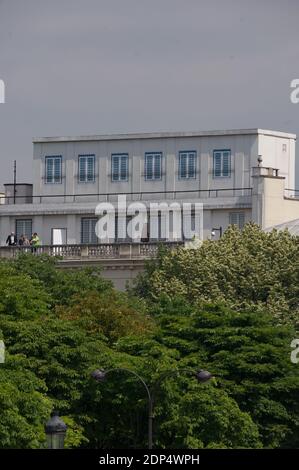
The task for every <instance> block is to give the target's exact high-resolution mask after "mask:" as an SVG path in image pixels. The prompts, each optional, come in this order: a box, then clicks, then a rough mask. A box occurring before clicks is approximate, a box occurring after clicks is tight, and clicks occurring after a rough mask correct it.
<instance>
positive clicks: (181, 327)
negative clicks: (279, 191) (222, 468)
mask: <svg viewBox="0 0 299 470" xmlns="http://www.w3.org/2000/svg"><path fill="white" fill-rule="evenodd" d="M297 281H298V240H297V239H296V238H295V237H291V236H290V235H289V234H288V233H281V234H279V233H276V232H273V233H271V234H264V233H263V232H261V231H260V230H259V229H258V228H257V227H256V226H253V225H250V226H246V228H245V229H244V231H243V232H239V231H238V230H236V229H235V228H231V229H230V230H228V231H227V232H226V233H225V234H224V236H223V238H222V239H221V240H220V241H219V242H204V243H203V244H202V246H201V247H200V248H198V249H196V250H195V249H192V250H186V249H181V248H179V249H178V250H177V251H175V252H169V251H167V250H162V251H161V253H160V255H159V257H158V259H157V260H156V261H153V262H151V263H149V265H148V267H147V269H146V271H145V273H144V274H143V275H142V276H141V277H140V279H139V280H138V281H137V284H136V287H135V291H134V292H132V291H130V292H128V293H121V292H117V291H116V290H115V289H114V288H113V286H112V284H111V283H110V282H108V281H106V280H104V279H103V278H102V276H101V272H100V270H99V269H96V268H92V269H75V270H66V269H61V267H59V266H58V265H57V260H55V259H53V258H49V257H47V256H35V255H32V254H26V255H22V256H19V257H17V258H16V259H15V260H10V261H1V262H0V339H2V338H3V339H4V341H5V345H6V362H5V363H4V364H0V400H1V407H0V448H41V447H44V445H45V435H44V429H43V426H44V424H45V422H46V420H47V419H48V418H49V416H50V412H51V410H53V409H54V408H55V409H57V410H59V411H60V414H61V415H62V417H63V419H64V420H65V422H66V423H67V424H68V426H69V429H68V433H67V440H66V446H67V447H88V448H115V447H117V448H119V447H123V448H144V447H146V445H147V401H146V400H147V399H146V394H145V390H144V389H143V388H142V385H141V384H140V383H139V382H138V381H137V380H136V379H135V378H134V376H132V375H131V374H129V373H127V372H125V371H120V370H118V371H115V372H113V371H112V372H110V373H109V377H108V379H107V380H106V381H105V382H104V383H101V384H99V383H96V382H95V381H94V380H93V379H92V378H91V372H92V371H93V370H95V369H99V368H103V369H106V370H111V369H115V368H118V369H119V368H121V369H123V368H125V369H129V370H131V371H135V372H137V373H138V374H140V375H141V376H142V377H143V378H144V379H145V380H146V382H147V383H148V385H149V386H150V387H151V389H153V390H155V404H156V406H155V410H154V445H155V446H156V447H160V448H182V449H184V448H216V447H218V448H219V447H221V448H262V447H269V448H274V447H293V448H296V447H298V445H299V429H298V423H299V397H298V386H299V368H298V366H296V365H295V364H292V363H291V361H290V342H291V340H292V339H293V338H294V337H295V327H296V326H297V324H296V318H297V315H298V282H297ZM198 369H206V370H208V371H210V372H211V373H212V374H213V375H214V376H215V378H214V379H212V380H211V381H210V382H208V383H206V384H199V383H197V381H196V379H195V378H194V377H193V372H194V371H197V370H198ZM182 370H184V372H180V371H182ZM166 371H172V372H173V374H172V375H171V376H169V377H165V380H164V381H162V382H161V383H160V385H159V386H158V387H157V388H156V389H155V387H156V385H155V384H156V383H157V381H159V377H160V376H161V374H164V373H165V372H166ZM191 372H192V373H191Z"/></svg>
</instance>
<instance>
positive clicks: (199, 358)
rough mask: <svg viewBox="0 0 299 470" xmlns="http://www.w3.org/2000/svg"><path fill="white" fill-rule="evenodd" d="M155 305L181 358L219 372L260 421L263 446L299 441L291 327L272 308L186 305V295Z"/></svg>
mask: <svg viewBox="0 0 299 470" xmlns="http://www.w3.org/2000/svg"><path fill="white" fill-rule="evenodd" d="M154 308H155V307H154V306H153V309H154ZM190 309H191V310H190ZM155 310H156V312H157V311H158V313H156V315H157V319H158V321H159V324H160V325H161V331H160V336H159V341H160V342H161V343H162V344H164V345H165V346H167V347H172V348H175V349H176V351H177V353H178V355H179V357H180V360H181V363H187V364H188V365H190V366H191V365H193V366H194V367H195V366H196V364H202V363H204V364H205V366H206V367H207V369H208V370H211V371H212V372H213V373H214V374H215V375H216V377H217V380H218V383H219V386H221V388H222V389H224V390H225V391H226V392H227V393H228V395H229V396H230V397H232V398H234V400H235V401H236V402H237V404H238V406H239V408H240V409H241V410H242V411H244V412H247V413H248V414H249V415H250V416H251V418H252V420H253V421H254V423H256V424H257V426H258V430H259V436H260V439H261V441H262V442H263V446H266V447H279V446H289V445H291V446H296V445H298V436H299V426H298V423H299V408H298V394H297V391H298V388H299V373H298V369H297V368H296V367H295V366H294V364H292V363H291V362H290V340H291V339H292V338H293V337H294V335H295V332H294V330H293V329H292V328H291V327H287V326H285V327H282V326H279V325H277V324H276V322H275V321H274V319H273V316H272V315H271V314H270V313H267V312H263V313H262V314H261V312H256V311H254V310H253V311H251V310H248V311H246V310H245V311H243V312H242V313H240V312H236V311H233V310H231V309H229V308H227V307H225V306H222V305H205V306H204V307H202V308H198V307H196V306H195V307H193V309H192V308H191V307H190V306H189V307H187V309H185V307H184V302H183V301H182V300H181V299H176V300H175V301H174V302H173V303H172V302H171V301H168V300H167V299H163V300H161V302H160V303H159V307H158V309H155ZM178 312H180V314H178ZM184 312H185V313H184Z"/></svg>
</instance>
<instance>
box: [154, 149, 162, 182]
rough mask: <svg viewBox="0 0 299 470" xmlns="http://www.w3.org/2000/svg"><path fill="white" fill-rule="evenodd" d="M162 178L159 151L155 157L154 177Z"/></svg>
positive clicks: (156, 178)
mask: <svg viewBox="0 0 299 470" xmlns="http://www.w3.org/2000/svg"><path fill="white" fill-rule="evenodd" d="M160 178H161V154H159V153H157V154H156V155H155V159H154V179H155V180H159V179H160Z"/></svg>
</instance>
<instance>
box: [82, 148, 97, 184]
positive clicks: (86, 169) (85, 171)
mask: <svg viewBox="0 0 299 470" xmlns="http://www.w3.org/2000/svg"><path fill="white" fill-rule="evenodd" d="M94 170H95V156H94V155H79V183H94V180H95V178H94V176H95V171H94Z"/></svg>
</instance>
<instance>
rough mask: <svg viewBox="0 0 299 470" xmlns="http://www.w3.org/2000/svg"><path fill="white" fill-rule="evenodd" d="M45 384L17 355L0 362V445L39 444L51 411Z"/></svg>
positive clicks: (43, 435)
mask: <svg viewBox="0 0 299 470" xmlns="http://www.w3.org/2000/svg"><path fill="white" fill-rule="evenodd" d="M45 391H46V387H45V385H44V383H43V381H41V380H39V379H38V378H37V377H36V376H35V375H34V374H33V373H32V372H30V371H29V370H27V369H26V368H24V367H23V363H22V361H20V360H19V359H18V358H14V357H10V356H7V357H6V363H5V364H0V403H1V407H0V448H9V449H13V448H21V449H25V448H28V447H30V448H40V447H44V445H45V434H44V428H43V426H44V423H45V421H46V419H47V418H48V416H49V413H50V411H51V402H50V400H49V399H48V398H47V397H46V396H45Z"/></svg>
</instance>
